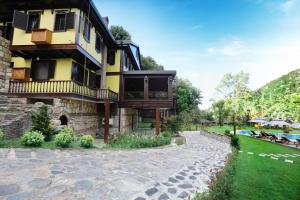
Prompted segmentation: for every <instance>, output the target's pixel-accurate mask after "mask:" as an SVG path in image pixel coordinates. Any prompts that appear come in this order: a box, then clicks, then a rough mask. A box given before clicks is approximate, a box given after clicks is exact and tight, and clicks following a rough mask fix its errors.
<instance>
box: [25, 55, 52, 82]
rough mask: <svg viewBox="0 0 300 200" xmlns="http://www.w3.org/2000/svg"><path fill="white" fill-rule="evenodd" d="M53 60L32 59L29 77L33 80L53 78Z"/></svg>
mask: <svg viewBox="0 0 300 200" xmlns="http://www.w3.org/2000/svg"><path fill="white" fill-rule="evenodd" d="M54 72H55V61H49V60H43V61H32V65H31V73H30V74H31V78H32V79H33V80H36V81H38V80H49V79H50V78H54Z"/></svg>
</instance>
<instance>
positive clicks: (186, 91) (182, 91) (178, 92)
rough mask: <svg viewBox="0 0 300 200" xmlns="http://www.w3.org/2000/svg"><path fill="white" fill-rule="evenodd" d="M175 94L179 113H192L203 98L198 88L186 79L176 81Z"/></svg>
mask: <svg viewBox="0 0 300 200" xmlns="http://www.w3.org/2000/svg"><path fill="white" fill-rule="evenodd" d="M174 92H175V98H176V110H177V111H178V112H183V111H190V110H192V109H194V108H197V107H198V105H199V104H201V100H202V96H201V92H200V90H199V89H198V88H196V87H194V86H193V85H192V83H191V82H190V81H188V80H184V79H180V78H179V79H175V81H174Z"/></svg>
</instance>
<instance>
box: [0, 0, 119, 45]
mask: <svg viewBox="0 0 300 200" xmlns="http://www.w3.org/2000/svg"><path fill="white" fill-rule="evenodd" d="M62 8H65V9H71V8H78V9H80V10H82V11H84V12H85V13H88V12H89V11H90V20H91V21H92V23H93V25H94V26H95V27H96V29H97V31H98V32H99V33H100V34H101V36H102V37H103V39H104V42H105V43H106V45H108V46H109V47H115V39H114V37H113V35H112V34H111V32H110V31H109V30H108V27H107V25H106V22H105V21H104V19H103V18H102V16H101V15H100V13H99V12H98V10H97V8H96V6H95V4H94V3H93V1H92V0H0V22H12V20H13V13H14V10H25V11H26V10H43V9H62Z"/></svg>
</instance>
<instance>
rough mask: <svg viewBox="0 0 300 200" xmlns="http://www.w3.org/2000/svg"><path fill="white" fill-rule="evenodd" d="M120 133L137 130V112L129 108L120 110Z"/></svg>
mask: <svg viewBox="0 0 300 200" xmlns="http://www.w3.org/2000/svg"><path fill="white" fill-rule="evenodd" d="M120 112H121V123H120V125H121V130H120V131H121V132H129V131H132V129H133V130H135V129H137V124H138V110H136V109H131V108H121V109H120Z"/></svg>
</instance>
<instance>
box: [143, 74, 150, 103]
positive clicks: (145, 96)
mask: <svg viewBox="0 0 300 200" xmlns="http://www.w3.org/2000/svg"><path fill="white" fill-rule="evenodd" d="M148 82H149V80H148V77H147V76H145V77H144V99H149V92H148V91H149V87H148Z"/></svg>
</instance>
